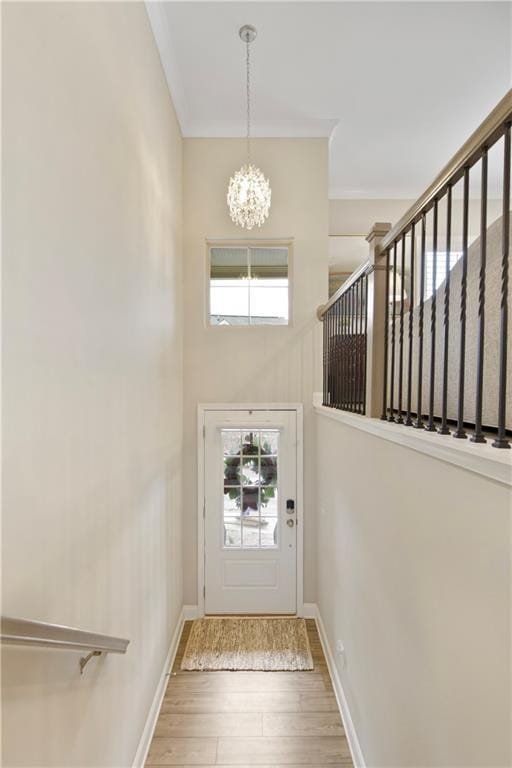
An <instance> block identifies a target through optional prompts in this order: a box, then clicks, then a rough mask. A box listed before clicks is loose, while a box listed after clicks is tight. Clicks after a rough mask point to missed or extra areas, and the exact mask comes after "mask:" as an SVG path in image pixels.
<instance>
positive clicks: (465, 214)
mask: <svg viewBox="0 0 512 768" xmlns="http://www.w3.org/2000/svg"><path fill="white" fill-rule="evenodd" d="M468 241H469V168H468V167H467V166H466V168H464V198H463V201H462V276H461V281H460V350H459V395H458V397H459V402H458V407H457V429H456V430H455V432H454V433H453V436H454V437H456V438H459V439H461V440H463V439H465V438H466V437H467V434H466V430H465V429H464V385H465V372H466V371H465V369H466V303H467V283H468Z"/></svg>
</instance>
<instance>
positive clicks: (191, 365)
mask: <svg viewBox="0 0 512 768" xmlns="http://www.w3.org/2000/svg"><path fill="white" fill-rule="evenodd" d="M253 157H254V160H255V162H256V163H258V164H259V165H260V167H261V168H262V169H263V171H264V172H265V173H266V174H267V175H268V176H269V178H270V181H271V185H272V210H271V214H270V218H269V220H268V222H267V223H265V224H264V225H263V227H262V228H261V229H257V230H256V231H254V230H253V231H252V232H251V233H249V237H252V238H258V237H260V238H261V237H264V238H270V239H271V238H278V237H293V238H294V246H293V278H292V285H293V325H291V326H290V327H267V328H262V327H252V328H233V327H214V328H212V327H208V326H207V325H206V321H205V307H206V302H205V300H206V289H207V259H206V238H234V237H236V238H240V237H241V236H242V237H243V232H242V231H241V230H240V229H238V228H237V227H235V225H234V224H232V222H231V220H230V218H229V214H228V211H227V207H226V190H227V183H228V180H229V177H230V175H231V174H232V173H233V171H234V170H236V169H237V168H238V167H239V166H240V165H241V163H242V162H243V160H244V158H245V142H244V141H242V140H237V139H210V140H208V139H187V140H185V164H184V172H185V186H184V192H185V194H184V238H185V240H184V244H185V262H184V270H185V347H184V349H185V354H184V360H185V427H184V488H185V489H186V491H185V492H186V498H187V508H186V509H185V511H184V563H185V570H184V580H185V602H187V603H191V604H195V603H196V602H197V576H196V572H197V529H196V516H197V470H196V456H197V447H196V429H197V404H198V403H205V402H232V403H243V402H302V403H303V404H304V408H305V443H306V446H305V467H306V473H305V515H306V523H305V532H304V538H305V597H306V600H314V599H315V594H316V592H315V573H316V568H315V552H316V544H315V523H314V515H313V502H314V485H313V482H314V472H313V462H314V458H313V457H314V452H315V446H314V433H313V424H312V409H311V401H312V395H313V391H314V390H315V388H316V389H318V388H319V387H320V386H321V384H320V382H321V358H320V354H321V347H320V332H321V326H320V323H319V322H318V320H317V319H316V316H315V311H316V308H317V306H318V304H320V303H322V302H324V301H325V299H326V295H327V226H328V222H327V220H328V203H327V141H326V140H324V139H259V140H256V141H255V142H254V147H253Z"/></svg>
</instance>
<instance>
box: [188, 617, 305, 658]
mask: <svg viewBox="0 0 512 768" xmlns="http://www.w3.org/2000/svg"><path fill="white" fill-rule="evenodd" d="M181 669H183V670H187V671H194V670H195V671H206V670H259V671H263V672H277V671H285V672H296V671H298V670H310V669H313V657H312V656H311V648H310V647H309V640H308V634H307V631H306V622H305V620H304V619H295V618H274V617H272V618H265V617H259V616H258V617H257V618H255V617H250V618H249V617H243V618H241V617H229V618H224V617H215V618H208V619H197V621H194V622H193V624H192V629H191V630H190V635H189V638H188V642H187V646H186V648H185V654H184V656H183V661H182V662H181Z"/></svg>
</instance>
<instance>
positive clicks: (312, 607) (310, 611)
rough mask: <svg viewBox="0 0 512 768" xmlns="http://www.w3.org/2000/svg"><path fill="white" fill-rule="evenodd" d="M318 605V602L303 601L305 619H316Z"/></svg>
mask: <svg viewBox="0 0 512 768" xmlns="http://www.w3.org/2000/svg"><path fill="white" fill-rule="evenodd" d="M316 614H317V607H316V603H303V605H302V614H301V615H302V616H303V617H304V618H305V619H316Z"/></svg>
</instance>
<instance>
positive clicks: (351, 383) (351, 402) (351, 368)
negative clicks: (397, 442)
mask: <svg viewBox="0 0 512 768" xmlns="http://www.w3.org/2000/svg"><path fill="white" fill-rule="evenodd" d="M349 297H350V298H349V306H350V366H349V372H350V379H349V387H350V388H349V392H350V395H349V407H348V409H349V411H353V410H354V286H353V285H352V286H351V287H350V289H349Z"/></svg>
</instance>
